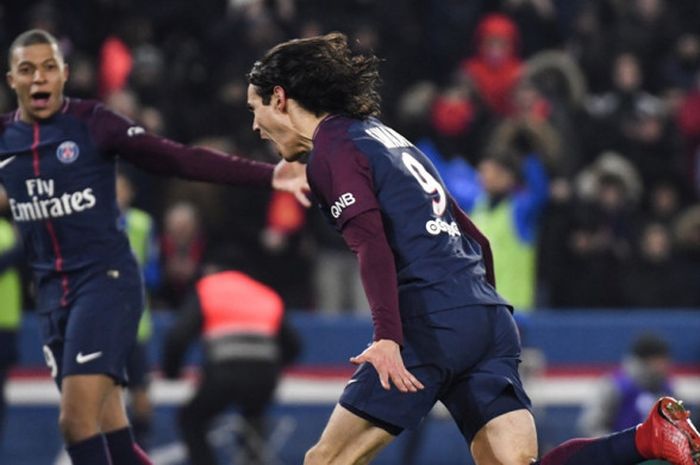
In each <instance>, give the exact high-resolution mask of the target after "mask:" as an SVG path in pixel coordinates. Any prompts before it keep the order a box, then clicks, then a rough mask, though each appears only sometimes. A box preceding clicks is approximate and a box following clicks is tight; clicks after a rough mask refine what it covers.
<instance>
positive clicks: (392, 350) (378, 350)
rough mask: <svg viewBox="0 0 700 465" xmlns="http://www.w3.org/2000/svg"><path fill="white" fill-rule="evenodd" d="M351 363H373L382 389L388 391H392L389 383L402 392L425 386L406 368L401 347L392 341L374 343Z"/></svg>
mask: <svg viewBox="0 0 700 465" xmlns="http://www.w3.org/2000/svg"><path fill="white" fill-rule="evenodd" d="M350 362H352V363H354V364H355V365H360V364H362V363H364V362H369V363H371V364H372V366H373V367H374V369H375V370H377V374H378V375H379V381H380V382H381V383H382V387H383V388H384V389H386V390H387V391H388V390H389V389H391V385H390V384H389V381H391V383H393V384H394V386H396V389H398V390H399V391H401V392H416V391H418V390H420V389H423V384H421V382H420V381H418V379H417V378H416V377H415V376H413V375H412V374H411V372H410V371H408V370H407V369H406V367H405V366H404V364H403V359H402V358H401V351H400V348H399V345H398V344H397V343H396V342H394V341H392V340H390V339H380V340H379V341H375V342H373V343H372V345H370V346H369V347H367V348H366V349H365V351H364V352H362V353H361V354H360V355H358V356H356V357H351V358H350Z"/></svg>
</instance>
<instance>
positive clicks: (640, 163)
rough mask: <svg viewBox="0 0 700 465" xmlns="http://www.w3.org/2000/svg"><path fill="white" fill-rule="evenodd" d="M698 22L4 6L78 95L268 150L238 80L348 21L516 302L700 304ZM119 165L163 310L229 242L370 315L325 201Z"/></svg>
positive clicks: (536, 12) (344, 8) (584, 3)
mask: <svg viewBox="0 0 700 465" xmlns="http://www.w3.org/2000/svg"><path fill="white" fill-rule="evenodd" d="M698 18H700V3H699V2H697V0H500V1H496V0H491V1H487V0H470V1H465V0H461V1H459V0H413V1H409V2H407V1H399V0H382V1H380V0H346V1H342V2H329V1H322V0H206V1H202V2H197V4H196V5H193V3H192V2H190V1H185V0H151V1H148V2H136V1H134V0H72V1H71V2H59V1H57V0H55V1H51V0H40V1H35V0H4V1H3V2H2V5H0V50H3V51H6V50H7V48H8V47H9V44H10V42H11V40H12V39H13V38H14V37H15V36H16V35H17V34H18V33H20V32H22V31H24V30H26V29H28V28H33V27H40V28H43V29H46V30H48V31H50V32H52V33H53V34H55V35H56V37H57V38H58V39H59V41H60V44H61V47H62V49H63V52H64V54H65V56H66V59H67V61H68V63H69V65H70V69H71V77H70V80H69V83H68V86H67V89H66V94H67V95H69V96H72V97H81V98H98V99H101V100H103V101H104V102H106V103H107V104H108V105H110V106H111V107H112V108H114V109H115V110H117V111H119V112H121V113H123V114H125V115H127V116H129V117H130V118H132V119H134V120H136V121H138V122H139V123H141V124H142V125H144V126H145V127H147V128H148V129H149V130H150V131H152V132H154V133H157V134H162V135H164V136H167V137H170V138H173V139H175V140H178V141H181V142H184V143H191V144H198V145H207V146H210V147H215V148H218V149H221V150H223V151H226V152H230V153H236V154H238V155H242V156H246V157H250V158H254V159H258V160H265V161H275V160H276V155H275V154H274V152H273V151H272V150H271V148H270V147H269V146H267V145H265V144H264V143H261V142H260V140H259V139H258V137H257V135H256V134H254V133H253V131H252V130H251V125H252V118H251V115H250V114H249V112H248V110H247V108H246V86H247V84H246V79H245V73H246V72H247V71H248V70H249V69H250V67H251V65H252V63H253V61H254V60H255V59H256V58H257V57H260V56H261V55H262V54H263V53H264V52H265V51H266V50H267V49H268V48H270V47H271V46H273V45H275V44H276V43H278V42H279V41H282V40H286V39H289V38H293V37H304V36H310V35H317V34H321V33H326V32H330V31H333V30H339V31H341V32H344V33H346V34H347V35H348V36H349V37H350V38H351V40H352V42H353V43H354V44H355V47H357V48H359V49H362V50H367V51H373V52H374V53H375V54H377V55H378V56H379V57H381V58H382V60H383V61H382V65H381V73H382V76H383V80H384V84H383V87H382V98H383V114H382V119H383V120H384V122H385V123H387V124H389V125H390V126H392V127H394V128H395V129H397V130H398V131H399V132H401V133H402V134H404V135H405V136H406V137H407V138H409V139H410V140H412V141H414V142H415V143H416V144H417V145H419V146H420V147H421V148H422V149H423V150H424V151H425V152H426V154H428V156H429V157H430V158H431V159H432V160H433V161H434V163H435V164H436V166H437V167H438V169H439V170H440V172H441V174H442V176H443V179H444V181H445V183H446V184H447V186H448V187H449V189H450V191H451V192H452V193H453V194H454V197H455V199H456V200H457V201H458V202H459V203H460V205H461V206H462V207H463V208H464V209H465V210H466V211H468V212H469V213H470V215H472V217H473V218H474V219H475V221H476V222H477V224H478V225H479V226H480V227H481V228H482V229H484V231H485V232H486V233H487V235H488V236H489V237H490V239H491V241H492V244H493V248H494V250H495V260H496V268H497V270H498V275H497V282H498V287H499V290H500V291H501V292H502V293H503V294H504V295H505V297H507V298H508V299H510V300H511V301H512V302H513V303H514V305H515V306H516V307H518V308H520V309H523V310H528V309H533V308H562V309H565V308H576V307H585V308H596V307H601V308H602V307H605V308H625V307H635V308H644V307H653V308H667V307H699V306H700V287H698V286H697V285H696V283H697V282H700V202H699V200H700V198H699V197H698V195H699V194H700V21H698ZM6 62H7V60H5V63H6ZM13 108H14V101H13V96H12V94H11V93H10V91H9V89H7V88H6V87H5V88H2V89H0V110H1V111H2V112H5V111H10V110H11V109H13ZM122 172H123V173H124V175H125V176H126V177H128V178H129V180H130V182H131V184H132V186H133V193H132V197H133V200H132V202H131V204H132V205H133V206H135V207H138V208H139V209H141V210H143V211H145V212H147V213H148V214H150V215H151V216H152V217H153V219H154V224H155V232H154V240H153V241H154V243H155V244H156V246H157V247H156V248H157V250H158V255H157V258H156V259H155V260H156V265H155V266H154V268H153V269H152V270H151V271H152V273H153V274H152V276H151V278H152V279H151V282H150V283H149V286H150V289H151V293H152V297H153V305H152V307H153V308H177V307H178V306H179V305H180V303H181V301H182V299H183V298H184V296H185V295H186V294H187V293H188V291H189V290H190V287H191V286H192V284H193V283H194V282H195V280H196V279H197V277H198V276H199V275H200V272H201V270H200V268H201V264H202V263H203V262H204V261H205V258H206V256H207V255H208V254H225V253H230V252H231V251H232V250H234V249H235V251H236V253H237V254H238V255H240V253H241V252H244V253H245V256H246V260H245V263H246V265H245V266H246V268H247V270H248V271H250V272H251V273H253V274H255V275H256V276H257V277H259V278H260V279H261V280H263V281H265V282H267V283H270V284H271V285H272V286H273V287H275V288H276V289H277V290H278V291H279V292H280V294H281V295H282V296H283V298H284V299H285V301H286V302H287V305H288V307H289V308H296V309H314V310H316V311H325V312H339V311H351V310H352V311H366V309H367V303H366V301H365V300H364V297H363V293H362V291H361V288H360V285H359V281H358V277H357V271H356V268H355V267H356V265H355V261H354V257H353V256H352V255H351V254H350V252H347V251H346V250H345V247H344V245H343V244H342V242H341V240H340V239H339V238H338V237H336V235H335V232H334V231H332V230H331V229H330V228H329V227H328V226H327V225H326V224H324V221H323V220H322V218H321V216H320V214H319V213H318V212H317V211H315V210H313V209H311V210H308V211H306V210H304V209H302V208H301V207H300V206H299V205H298V204H296V203H295V201H294V200H293V199H292V198H289V197H287V196H286V195H284V194H279V193H275V194H269V193H266V192H260V191H255V190H250V189H244V188H229V187H220V186H213V185H206V184H201V183H191V182H184V181H179V180H173V179H164V178H157V177H153V176H151V175H149V174H147V173H144V172H142V171H137V170H135V169H131V168H130V167H129V166H128V165H126V164H124V165H123V166H122Z"/></svg>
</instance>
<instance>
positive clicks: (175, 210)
mask: <svg viewBox="0 0 700 465" xmlns="http://www.w3.org/2000/svg"><path fill="white" fill-rule="evenodd" d="M159 248H160V260H161V265H160V266H161V269H162V271H163V280H162V283H161V287H160V290H159V296H160V298H161V299H162V300H163V302H164V303H165V304H167V305H168V307H169V308H171V309H176V308H178V307H179V306H180V305H181V304H182V302H183V300H184V298H185V297H186V296H187V294H189V293H190V291H191V290H192V286H193V285H194V283H195V281H196V280H197V278H198V277H199V276H200V274H201V271H202V269H201V266H202V260H203V258H204V254H205V253H206V239H205V237H204V235H203V231H202V226H201V222H200V219H199V211H198V210H197V208H196V207H195V206H194V205H193V204H192V203H189V202H178V203H176V204H174V205H171V206H170V207H169V208H168V209H167V210H166V211H165V217H164V219H163V233H162V234H161V236H160V246H159Z"/></svg>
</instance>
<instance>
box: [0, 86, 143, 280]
mask: <svg viewBox="0 0 700 465" xmlns="http://www.w3.org/2000/svg"><path fill="white" fill-rule="evenodd" d="M18 115H19V112H14V113H12V114H9V115H5V116H4V118H3V119H4V121H3V123H4V127H3V128H2V133H1V134H0V183H2V184H3V185H4V186H5V189H6V190H7V193H8V196H9V202H10V210H11V212H12V218H13V219H14V221H15V222H16V224H17V226H18V227H19V230H20V232H21V235H22V239H23V241H24V245H25V248H26V249H27V252H28V258H29V260H30V263H31V265H32V268H33V269H34V271H35V272H36V273H37V275H38V277H39V278H40V279H42V278H44V279H45V278H52V277H59V276H60V275H62V274H64V273H69V272H74V271H80V270H84V269H87V268H89V267H91V266H94V265H96V264H97V263H100V262H105V261H107V260H110V259H111V258H113V257H117V256H123V255H129V254H130V249H129V243H128V240H127V238H126V235H125V234H124V232H123V231H122V230H121V228H120V227H119V221H118V219H119V210H118V208H117V204H116V194H115V164H116V157H115V155H116V153H115V152H113V151H109V150H105V148H104V147H102V146H100V144H99V143H98V141H102V140H104V134H99V133H98V132H99V131H105V130H106V129H107V125H105V124H100V121H101V120H103V119H105V117H109V116H112V117H113V118H115V119H120V120H123V119H122V118H120V117H118V116H116V115H115V114H113V113H111V112H109V111H108V110H106V109H105V108H104V107H102V106H101V105H98V104H97V103H96V102H79V101H72V102H71V101H70V100H68V99H66V101H65V103H64V105H63V107H62V109H61V111H59V112H58V113H56V114H55V115H53V116H52V117H51V118H49V119H47V120H44V121H40V122H35V123H33V124H29V123H25V122H22V121H20V120H19V118H18ZM139 129H140V128H139ZM136 130H138V129H134V131H136ZM140 130H141V131H143V130H142V129H140Z"/></svg>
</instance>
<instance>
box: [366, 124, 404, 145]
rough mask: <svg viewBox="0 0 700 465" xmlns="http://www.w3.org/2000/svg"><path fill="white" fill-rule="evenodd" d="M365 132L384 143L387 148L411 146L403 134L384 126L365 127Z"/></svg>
mask: <svg viewBox="0 0 700 465" xmlns="http://www.w3.org/2000/svg"><path fill="white" fill-rule="evenodd" d="M365 132H367V134H368V135H370V136H371V137H372V138H373V139H376V140H377V141H379V142H381V143H382V144H384V146H385V147H386V148H388V149H395V148H399V147H412V146H413V144H411V143H410V142H409V141H408V139H406V138H405V137H404V136H402V135H401V134H399V133H398V132H396V131H394V130H393V129H391V128H388V127H386V126H375V127H373V128H369V129H367V130H366V131H365Z"/></svg>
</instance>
